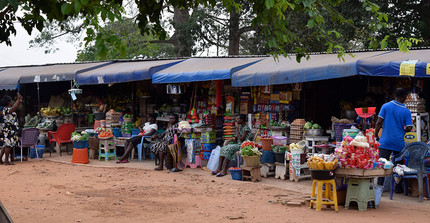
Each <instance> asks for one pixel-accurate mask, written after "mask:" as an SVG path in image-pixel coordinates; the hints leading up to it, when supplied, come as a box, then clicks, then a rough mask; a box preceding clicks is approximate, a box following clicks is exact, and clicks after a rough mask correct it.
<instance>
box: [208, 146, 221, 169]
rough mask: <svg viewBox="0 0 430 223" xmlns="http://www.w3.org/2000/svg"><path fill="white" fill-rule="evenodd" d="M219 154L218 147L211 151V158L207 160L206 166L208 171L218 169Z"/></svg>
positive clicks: (219, 148) (219, 149)
mask: <svg viewBox="0 0 430 223" xmlns="http://www.w3.org/2000/svg"><path fill="white" fill-rule="evenodd" d="M220 152H221V147H219V146H217V147H216V148H215V149H214V150H212V152H211V157H210V158H209V161H208V165H207V166H206V168H207V169H208V170H212V171H215V170H217V169H218V164H219V154H220Z"/></svg>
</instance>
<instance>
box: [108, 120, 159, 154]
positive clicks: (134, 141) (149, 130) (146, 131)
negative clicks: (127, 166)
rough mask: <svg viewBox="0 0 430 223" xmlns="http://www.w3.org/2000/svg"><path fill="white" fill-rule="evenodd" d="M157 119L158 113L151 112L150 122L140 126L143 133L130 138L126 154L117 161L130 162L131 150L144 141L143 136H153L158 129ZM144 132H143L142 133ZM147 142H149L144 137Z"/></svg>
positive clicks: (125, 145)
mask: <svg viewBox="0 0 430 223" xmlns="http://www.w3.org/2000/svg"><path fill="white" fill-rule="evenodd" d="M156 119H157V114H151V115H150V116H149V120H148V122H146V123H145V125H143V126H140V127H139V130H140V132H141V134H139V135H138V136H135V137H133V138H130V139H128V140H127V141H126V142H125V144H124V149H125V151H124V155H122V156H121V157H120V158H118V161H117V162H116V163H128V155H129V154H130V152H131V151H132V150H133V149H135V148H137V145H138V144H139V143H140V142H142V137H144V136H152V135H154V133H155V132H157V130H158V126H157V123H155V120H156ZM142 133H143V134H142ZM144 142H145V143H149V142H148V141H146V139H144Z"/></svg>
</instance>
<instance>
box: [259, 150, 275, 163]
mask: <svg viewBox="0 0 430 223" xmlns="http://www.w3.org/2000/svg"><path fill="white" fill-rule="evenodd" d="M260 162H262V163H275V154H274V153H273V151H269V150H263V153H262V155H261V159H260Z"/></svg>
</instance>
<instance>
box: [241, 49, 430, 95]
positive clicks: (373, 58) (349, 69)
mask: <svg viewBox="0 0 430 223" xmlns="http://www.w3.org/2000/svg"><path fill="white" fill-rule="evenodd" d="M352 54H353V55H354V57H350V56H349V55H346V56H345V61H342V60H339V59H338V58H337V55H336V54H317V55H311V56H310V59H309V60H306V59H302V61H301V62H300V63H298V62H296V59H295V56H291V58H285V57H282V56H280V57H279V61H276V60H275V59H274V58H273V57H270V58H266V59H264V60H262V61H260V62H258V63H255V64H253V65H251V66H249V67H247V68H245V69H242V70H240V71H237V72H234V73H233V74H232V85H233V86H235V87H244V86H263V85H276V84H290V83H300V82H309V81H318V80H326V79H334V78H342V77H349V76H354V75H365V76H383V77H401V76H400V66H401V64H402V63H413V64H414V65H415V68H414V69H413V68H412V70H415V72H412V73H413V75H412V74H411V76H414V77H418V78H423V77H426V78H427V77H430V49H420V50H411V51H410V52H409V53H402V52H399V51H398V50H393V51H369V52H354V53H352ZM410 61H412V62H410Z"/></svg>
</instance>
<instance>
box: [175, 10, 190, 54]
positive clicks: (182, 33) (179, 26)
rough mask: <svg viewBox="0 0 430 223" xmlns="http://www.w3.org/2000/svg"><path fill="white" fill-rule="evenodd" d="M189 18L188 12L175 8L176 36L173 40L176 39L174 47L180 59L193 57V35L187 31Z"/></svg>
mask: <svg viewBox="0 0 430 223" xmlns="http://www.w3.org/2000/svg"><path fill="white" fill-rule="evenodd" d="M189 17H190V15H189V14H188V10H186V9H179V8H175V10H174V13H173V27H174V28H175V34H174V36H172V38H174V47H175V51H176V56H178V57H191V51H192V46H193V38H192V36H191V33H190V32H189V31H187V30H186V23H187V22H188V18H189Z"/></svg>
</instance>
